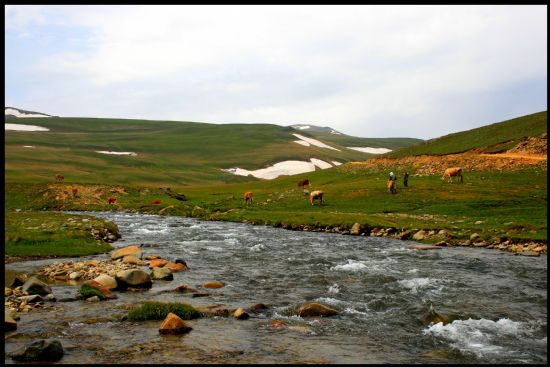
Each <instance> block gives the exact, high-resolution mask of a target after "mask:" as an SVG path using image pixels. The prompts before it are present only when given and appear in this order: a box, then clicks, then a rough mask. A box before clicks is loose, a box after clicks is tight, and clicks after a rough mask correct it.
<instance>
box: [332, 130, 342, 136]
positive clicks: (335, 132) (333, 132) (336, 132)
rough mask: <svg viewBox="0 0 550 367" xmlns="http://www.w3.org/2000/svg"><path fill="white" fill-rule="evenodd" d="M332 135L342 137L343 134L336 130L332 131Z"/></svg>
mask: <svg viewBox="0 0 550 367" xmlns="http://www.w3.org/2000/svg"><path fill="white" fill-rule="evenodd" d="M330 133H331V134H337V135H342V133H339V132H338V131H336V130H331V131H330Z"/></svg>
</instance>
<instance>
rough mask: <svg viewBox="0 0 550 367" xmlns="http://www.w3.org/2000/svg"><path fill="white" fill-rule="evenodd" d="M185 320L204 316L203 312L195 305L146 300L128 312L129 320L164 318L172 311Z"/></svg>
mask: <svg viewBox="0 0 550 367" xmlns="http://www.w3.org/2000/svg"><path fill="white" fill-rule="evenodd" d="M170 312H172V313H174V314H176V315H178V316H179V317H181V318H182V319H183V320H191V319H196V318H199V317H202V313H201V312H199V311H197V310H196V309H195V308H193V306H191V305H187V304H184V303H162V302H145V303H143V304H141V305H140V306H138V307H135V308H134V309H132V310H131V311H130V312H129V313H128V318H127V320H128V321H145V320H163V319H164V318H166V316H167V315H168V314H169V313H170Z"/></svg>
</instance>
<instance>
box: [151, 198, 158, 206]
mask: <svg viewBox="0 0 550 367" xmlns="http://www.w3.org/2000/svg"><path fill="white" fill-rule="evenodd" d="M151 204H153V205H159V204H160V200H158V199H157V200H153V201H152V202H151Z"/></svg>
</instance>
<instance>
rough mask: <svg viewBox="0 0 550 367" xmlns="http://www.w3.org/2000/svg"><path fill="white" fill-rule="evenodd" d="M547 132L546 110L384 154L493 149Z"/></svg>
mask: <svg viewBox="0 0 550 367" xmlns="http://www.w3.org/2000/svg"><path fill="white" fill-rule="evenodd" d="M546 132H547V111H543V112H538V113H534V114H531V115H527V116H522V117H518V118H514V119H511V120H506V121H502V122H497V123H494V124H490V125H486V126H482V127H479V128H476V129H472V130H467V131H461V132H458V133H454V134H449V135H445V136H442V137H439V138H436V139H431V140H428V141H426V142H424V143H421V144H417V145H413V146H410V147H406V148H402V149H399V150H396V151H393V152H390V153H387V154H385V156H386V157H391V158H400V157H407V156H417V155H425V154H426V155H445V154H454V153H462V152H465V151H468V150H471V149H480V151H483V152H485V153H496V152H500V151H505V150H507V149H510V148H512V147H513V146H515V145H517V144H518V143H520V142H522V141H523V140H525V139H526V138H527V137H537V136H541V135H543V134H544V133H546Z"/></svg>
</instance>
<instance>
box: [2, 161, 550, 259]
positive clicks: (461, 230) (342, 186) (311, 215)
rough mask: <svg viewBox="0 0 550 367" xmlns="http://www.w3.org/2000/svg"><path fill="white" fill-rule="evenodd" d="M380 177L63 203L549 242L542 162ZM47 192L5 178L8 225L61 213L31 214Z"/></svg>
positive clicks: (130, 191)
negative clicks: (456, 177)
mask: <svg viewBox="0 0 550 367" xmlns="http://www.w3.org/2000/svg"><path fill="white" fill-rule="evenodd" d="M386 176H387V173H386V172H370V171H361V170H357V169H355V170H351V169H349V168H348V167H346V166H341V167H338V168H332V169H326V170H319V171H316V172H310V173H309V174H307V175H305V174H304V175H298V176H291V177H281V178H278V179H274V180H262V181H259V180H258V181H253V182H247V183H233V184H221V185H220V184H218V185H195V186H171V187H170V188H171V191H172V192H178V193H183V194H184V195H185V196H186V198H187V200H186V201H179V200H177V199H175V198H173V197H170V196H169V195H167V194H166V190H165V189H166V187H158V188H147V190H144V188H143V187H138V186H126V185H124V186H123V187H124V188H125V193H124V194H118V195H115V196H117V199H118V201H117V204H116V205H109V204H107V202H106V197H107V194H105V195H104V196H103V198H104V199H105V201H104V203H102V204H94V205H83V204H77V203H74V202H73V200H72V199H71V198H67V199H65V200H64V201H63V204H64V205H65V210H132V211H139V212H145V213H159V212H161V213H162V214H164V215H184V216H193V217H197V218H201V219H207V220H224V221H237V222H241V221H246V222H249V223H253V224H259V225H270V226H277V227H284V228H290V229H292V228H298V227H299V226H300V225H308V226H311V227H315V228H324V227H330V228H332V227H336V226H339V227H341V228H348V229H349V228H350V227H351V226H352V225H353V224H354V223H356V222H358V223H360V224H362V225H364V226H368V227H370V228H373V227H385V228H387V227H393V228H396V229H398V230H407V229H412V230H418V229H434V230H440V229H447V230H449V232H451V233H452V235H453V237H454V238H456V239H466V238H468V237H469V236H470V235H471V234H472V233H474V232H476V233H479V234H480V235H481V237H483V238H485V239H487V240H491V239H492V238H495V237H501V238H508V239H514V240H538V241H546V239H547V179H546V169H543V168H542V167H541V166H536V167H531V168H526V169H522V170H517V171H472V172H467V173H465V178H464V183H457V182H453V183H448V182H444V181H441V180H440V179H439V176H424V177H416V176H412V177H410V179H409V187H403V185H402V181H399V182H398V192H397V194H390V193H388V192H387V189H386V180H387V177H386ZM304 177H308V178H310V180H311V187H309V188H306V190H309V191H311V190H317V189H320V190H323V191H324V192H325V197H324V200H325V202H324V204H323V205H319V204H318V203H316V204H315V205H314V206H312V205H311V204H310V203H309V197H308V195H307V193H306V192H304V190H303V189H302V188H299V187H298V186H297V182H298V180H299V179H300V178H304ZM58 185H63V184H58ZM103 186H104V187H108V185H103ZM46 191H47V189H46V185H44V184H34V185H25V184H18V183H7V184H6V197H5V199H6V206H5V208H6V211H5V212H6V218H7V222H6V223H10V222H9V221H8V219H9V220H11V221H17V218H18V217H21V216H24V215H29V214H22V213H21V212H20V213H15V212H14V211H15V209H24V210H27V211H30V212H24V213H36V215H42V216H43V218H47V217H48V216H55V217H59V216H60V214H59V213H49V212H32V210H35V211H39V210H44V209H45V210H52V208H53V207H54V206H55V205H57V204H59V203H60V202H59V201H56V200H55V199H52V198H49V199H45V198H44V193H45V192H46ZM245 191H253V192H254V203H253V204H252V205H250V206H246V205H245V203H244V200H243V198H242V194H243V192H245ZM153 200H160V201H161V204H160V205H154V204H151V203H152V202H153ZM33 215H35V214H33ZM11 233H12V231H11V230H8V231H7V232H6V241H7V242H8V243H10V242H13V241H12V237H13V236H12V234H11ZM11 248H13V247H10V246H7V247H6V249H7V250H8V249H11Z"/></svg>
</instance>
